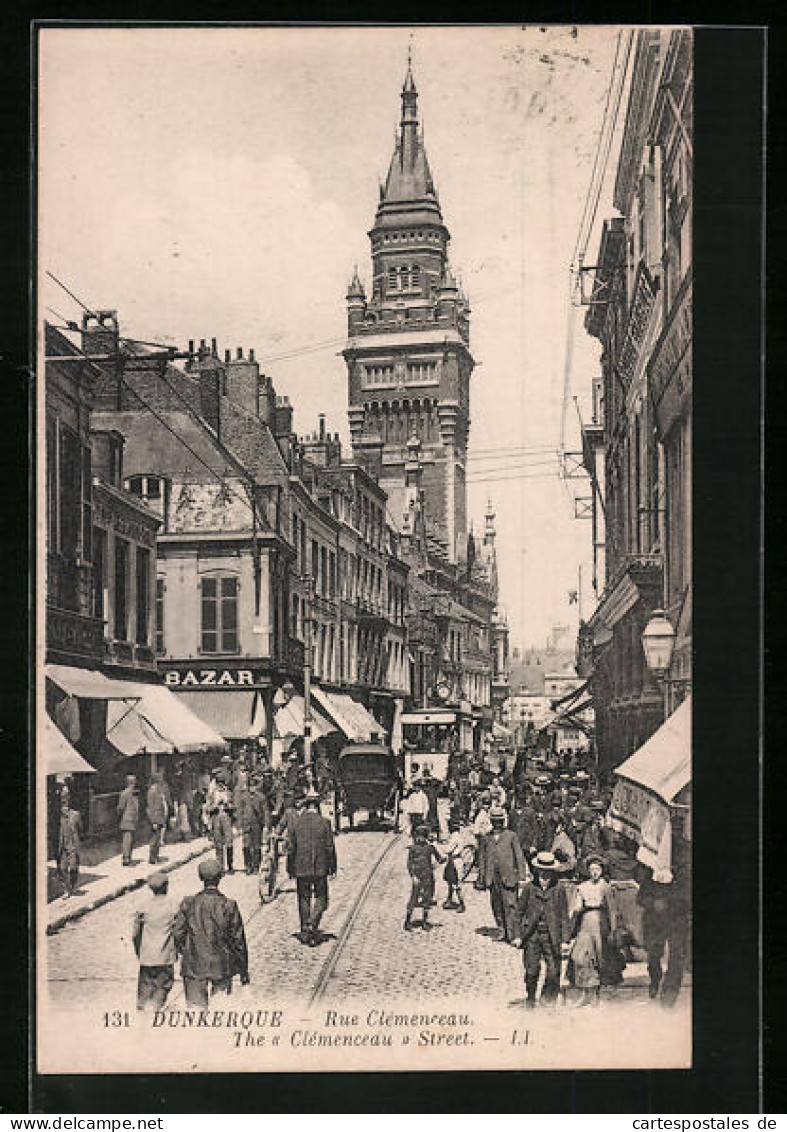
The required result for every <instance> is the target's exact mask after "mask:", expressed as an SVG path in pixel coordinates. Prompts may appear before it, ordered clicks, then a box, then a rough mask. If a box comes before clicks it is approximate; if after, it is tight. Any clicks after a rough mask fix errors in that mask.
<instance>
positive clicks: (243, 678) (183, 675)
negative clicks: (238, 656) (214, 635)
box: [164, 668, 260, 688]
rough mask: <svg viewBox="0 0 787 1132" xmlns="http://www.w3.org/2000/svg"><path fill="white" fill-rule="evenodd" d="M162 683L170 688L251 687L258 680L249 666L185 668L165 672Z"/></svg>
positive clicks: (258, 681)
mask: <svg viewBox="0 0 787 1132" xmlns="http://www.w3.org/2000/svg"><path fill="white" fill-rule="evenodd" d="M164 683H165V684H167V685H168V686H169V687H170V688H240V687H246V688H253V687H254V685H255V684H259V683H260V680H259V677H258V678H257V679H256V680H255V673H254V672H253V670H252V669H251V668H237V669H235V670H233V671H231V670H230V669H227V668H186V669H184V670H183V671H182V672H179V671H178V670H176V669H170V671H168V672H165V673H164Z"/></svg>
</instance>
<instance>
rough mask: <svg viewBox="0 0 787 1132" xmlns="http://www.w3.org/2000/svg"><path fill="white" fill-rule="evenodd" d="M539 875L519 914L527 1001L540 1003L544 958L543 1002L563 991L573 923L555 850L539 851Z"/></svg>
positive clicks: (529, 887) (534, 863) (528, 886)
mask: <svg viewBox="0 0 787 1132" xmlns="http://www.w3.org/2000/svg"><path fill="white" fill-rule="evenodd" d="M530 867H531V868H532V870H533V872H534V873H535V877H536V879H535V880H534V881H531V882H529V883H528V884H526V885H525V887H524V889H523V890H522V895H521V897H520V900H519V908H518V910H517V911H518V916H519V921H520V927H521V936H522V949H523V954H522V958H523V961H524V968H525V995H526V998H525V1005H526V1006H527V1007H529V1008H530V1009H532V1008H533V1007H534V1006H535V1005H536V988H537V986H538V976H539V971H540V969H541V961H542V960H543V961H544V966H545V972H544V985H543V987H542V990H541V1001H542V1003H544V1004H545V1005H546V1004H551V1003H554V1001H555V1000H556V998H557V996H558V993H559V991H560V964H561V959H562V956H563V955H564V954H567V953H568V951H569V943H568V939H569V923H568V909H567V907H566V896H565V891H564V889H563V887H562V885H559V884H558V882H557V875H558V872H559V868H560V866H559V865H558V862H557V861H556V860H555V858H554V856H553V855H552V854H551V853H537V854H536V856H535V857H534V858H533V860H532V861H531V862H530Z"/></svg>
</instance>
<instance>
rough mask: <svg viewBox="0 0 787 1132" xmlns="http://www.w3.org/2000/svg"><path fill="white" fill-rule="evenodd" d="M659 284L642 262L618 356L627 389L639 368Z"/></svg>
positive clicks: (635, 281) (638, 269)
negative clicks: (624, 335)
mask: <svg viewBox="0 0 787 1132" xmlns="http://www.w3.org/2000/svg"><path fill="white" fill-rule="evenodd" d="M657 292H658V283H657V282H656V281H655V280H654V279H653V278H652V277H651V274H650V272H649V271H648V269H647V267H646V266H645V264H644V263H642V262H640V265H639V267H638V268H637V274H636V276H635V278H634V287H633V298H632V300H631V306H630V308H629V318H628V325H627V327H626V337H625V339H624V340H623V345H622V347H621V349H620V354H619V355H618V372H619V374H620V377H621V379H622V381H623V383H624V385H625V386H626V387H628V386H629V385H630V384H631V381H632V379H633V377H634V373H635V371H636V368H637V362H638V360H639V355H640V350H641V348H642V342H643V339H644V337H645V333H646V331H647V329H648V323H649V322H650V316H651V314H652V313H653V307H654V304H655V302H656V294H657Z"/></svg>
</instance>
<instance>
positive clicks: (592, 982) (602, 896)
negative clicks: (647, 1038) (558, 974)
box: [571, 854, 615, 1006]
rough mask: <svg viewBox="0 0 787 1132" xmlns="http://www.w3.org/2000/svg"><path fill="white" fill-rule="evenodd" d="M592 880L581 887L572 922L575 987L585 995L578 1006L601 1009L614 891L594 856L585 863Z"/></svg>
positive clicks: (578, 891) (589, 879) (572, 960)
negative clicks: (600, 999) (599, 1004)
mask: <svg viewBox="0 0 787 1132" xmlns="http://www.w3.org/2000/svg"><path fill="white" fill-rule="evenodd" d="M585 864H586V867H587V870H588V874H589V876H588V879H587V880H585V881H583V882H582V883H581V884H580V885H578V886H577V890H576V899H577V904H576V907H575V909H574V912H573V915H572V919H571V938H572V940H573V946H572V949H571V962H572V965H573V970H574V986H575V987H578V988H579V989H580V990H581V992H582V994H581V997H580V999H579V1002H578V1003H577V1005H578V1006H591V1005H592V1006H595V1005H598V1002H599V996H600V992H601V982H602V971H603V968H604V962H605V956H606V953H607V952H608V950H609V947H610V937H611V936H612V933H613V931H614V927H615V911H614V904H613V897H612V890H611V888H610V886H609V884H608V883H607V881H606V880H604V862H603V859H602V858H601V857H600V856H597V855H595V854H591V856H590V857H589V858H588V859H587V860H586V862H585Z"/></svg>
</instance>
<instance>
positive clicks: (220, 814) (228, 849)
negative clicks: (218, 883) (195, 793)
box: [205, 772, 235, 873]
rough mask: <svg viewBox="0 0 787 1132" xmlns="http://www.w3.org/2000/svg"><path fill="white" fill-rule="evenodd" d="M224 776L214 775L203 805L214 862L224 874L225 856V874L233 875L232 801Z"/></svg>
mask: <svg viewBox="0 0 787 1132" xmlns="http://www.w3.org/2000/svg"><path fill="white" fill-rule="evenodd" d="M225 778H226V776H225V775H223V774H222V772H218V773H217V774H215V775H214V777H213V780H212V781H211V784H210V787H209V788H208V798H207V802H206V803H205V804H206V806H207V810H208V817H209V818H210V823H211V836H212V839H213V848H214V849H215V851H216V861H217V863H218V866H219V869H220V870H221V872H222V873H223V872H224V864H225V854H226V865H227V872H228V873H234V872H235V869H234V868H233V847H232V840H233V836H234V835H233V830H232V801H231V797H230V792H229V788H228V786H227V785H226V782H225Z"/></svg>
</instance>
